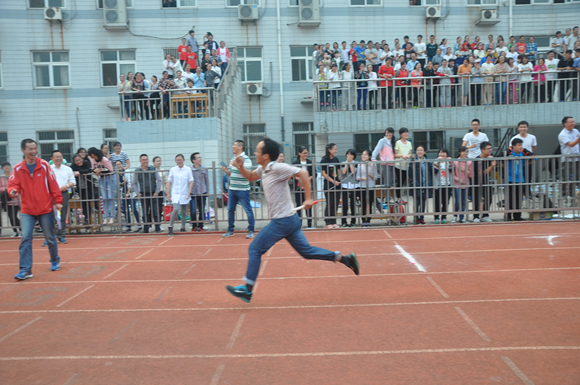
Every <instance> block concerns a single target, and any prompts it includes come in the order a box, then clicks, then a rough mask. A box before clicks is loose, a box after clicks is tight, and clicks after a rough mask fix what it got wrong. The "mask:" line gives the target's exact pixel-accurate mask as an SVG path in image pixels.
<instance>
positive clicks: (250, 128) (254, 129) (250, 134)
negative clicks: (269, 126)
mask: <svg viewBox="0 0 580 385" xmlns="http://www.w3.org/2000/svg"><path fill="white" fill-rule="evenodd" d="M264 136H266V125H265V124H263V123H258V124H244V142H246V149H245V150H244V151H245V153H246V155H248V156H249V157H250V158H251V159H256V157H255V156H254V149H255V148H256V146H257V145H258V143H260V142H261V141H262V139H264Z"/></svg>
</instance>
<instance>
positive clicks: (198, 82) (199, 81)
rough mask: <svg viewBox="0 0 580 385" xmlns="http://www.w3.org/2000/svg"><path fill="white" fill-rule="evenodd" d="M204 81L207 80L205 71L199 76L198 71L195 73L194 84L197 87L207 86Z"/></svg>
mask: <svg viewBox="0 0 580 385" xmlns="http://www.w3.org/2000/svg"><path fill="white" fill-rule="evenodd" d="M204 81H205V74H204V73H203V72H202V73H201V75H199V76H197V73H195V74H193V86H194V87H195V88H203V87H205V84H203V82H204Z"/></svg>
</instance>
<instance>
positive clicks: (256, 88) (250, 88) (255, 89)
mask: <svg viewBox="0 0 580 385" xmlns="http://www.w3.org/2000/svg"><path fill="white" fill-rule="evenodd" d="M246 92H247V93H248V95H262V83H252V84H247V85H246Z"/></svg>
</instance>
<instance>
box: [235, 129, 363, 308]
mask: <svg viewBox="0 0 580 385" xmlns="http://www.w3.org/2000/svg"><path fill="white" fill-rule="evenodd" d="M279 154H280V145H279V144H278V143H276V142H275V141H273V140H271V139H268V138H264V140H263V141H261V142H260V143H258V145H257V146H256V152H255V153H254V155H255V156H256V161H257V162H258V168H257V169H256V170H255V171H248V170H246V169H245V168H244V158H243V157H242V156H238V157H237V158H235V160H233V161H232V165H233V166H234V167H236V168H237V169H238V170H239V171H240V173H241V174H242V175H243V176H244V178H246V179H248V180H249V181H250V182H252V181H255V180H258V179H262V188H263V189H264V195H265V196H266V202H267V203H268V209H269V211H270V217H271V218H272V221H271V222H270V223H269V224H268V225H267V226H266V227H264V228H263V229H262V230H261V231H260V232H259V233H258V235H257V236H256V238H255V239H254V240H253V241H252V243H251V244H250V247H249V249H248V254H249V260H248V268H247V271H246V276H245V277H244V281H246V284H245V285H240V286H236V287H232V286H229V285H228V286H226V289H227V290H228V291H229V292H230V293H231V294H232V295H234V296H235V297H238V298H240V299H242V300H243V301H246V302H250V301H251V300H252V293H253V291H252V290H253V288H254V285H255V284H256V279H257V278H258V272H259V270H260V263H261V261H262V255H263V254H264V253H266V252H267V251H268V250H269V249H270V248H271V247H272V246H274V244H276V243H277V242H278V241H279V240H281V239H283V238H286V240H288V242H289V243H290V244H291V245H292V247H293V248H294V249H295V250H296V251H297V252H298V253H299V254H300V255H301V256H302V257H303V258H306V259H321V260H325V261H332V262H341V263H343V264H344V265H346V266H347V267H348V268H350V269H351V270H352V271H354V273H355V274H356V275H358V274H359V264H358V261H357V259H356V255H355V254H354V253H351V254H349V255H342V254H341V253H340V252H338V251H330V250H326V249H322V248H320V247H315V246H310V245H309V244H308V240H307V239H306V237H305V236H304V233H303V232H302V229H301V227H302V226H301V224H302V222H301V220H300V217H299V216H298V214H296V212H294V205H293V204H292V199H291V197H290V187H289V186H288V178H291V177H299V178H300V185H301V186H303V188H304V202H303V204H304V206H305V207H304V209H306V210H308V209H310V208H311V207H312V205H313V202H312V199H311V196H312V194H311V188H310V181H309V180H308V172H307V171H305V170H301V169H300V168H297V167H293V166H290V165H288V164H285V163H277V162H276V160H277V159H278V155H279Z"/></svg>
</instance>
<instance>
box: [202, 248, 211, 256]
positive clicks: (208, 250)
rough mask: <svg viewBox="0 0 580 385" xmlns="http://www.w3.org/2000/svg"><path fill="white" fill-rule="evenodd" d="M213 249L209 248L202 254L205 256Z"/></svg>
mask: <svg viewBox="0 0 580 385" xmlns="http://www.w3.org/2000/svg"><path fill="white" fill-rule="evenodd" d="M210 251H211V249H207V251H206V252H205V253H203V254H202V255H201V256H202V257H205V256H206V255H207V253H209V252H210Z"/></svg>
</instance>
